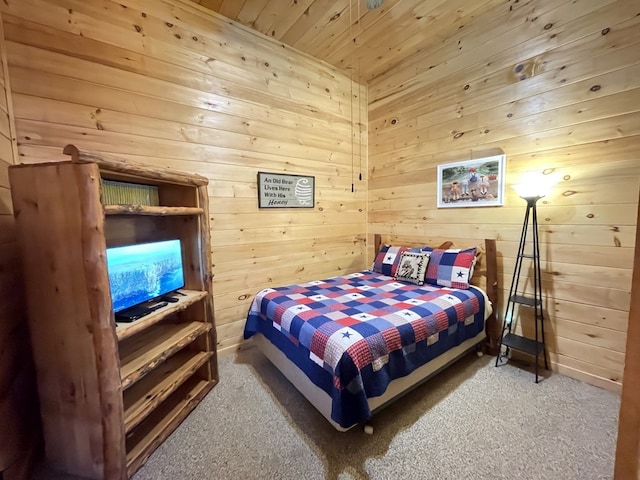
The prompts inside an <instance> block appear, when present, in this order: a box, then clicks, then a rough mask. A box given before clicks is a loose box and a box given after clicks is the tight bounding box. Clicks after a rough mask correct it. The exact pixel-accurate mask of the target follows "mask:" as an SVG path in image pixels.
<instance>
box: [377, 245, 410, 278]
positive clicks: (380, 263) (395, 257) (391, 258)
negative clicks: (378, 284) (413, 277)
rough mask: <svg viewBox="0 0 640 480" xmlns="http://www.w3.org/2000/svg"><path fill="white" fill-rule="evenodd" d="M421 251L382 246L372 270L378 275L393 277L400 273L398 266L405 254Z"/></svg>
mask: <svg viewBox="0 0 640 480" xmlns="http://www.w3.org/2000/svg"><path fill="white" fill-rule="evenodd" d="M421 251H422V249H421V248H409V247H399V246H392V245H382V246H380V251H379V252H378V255H376V258H375V259H374V260H373V265H371V270H373V271H374V272H376V273H381V274H382V275H387V276H389V277H393V276H395V274H396V272H397V271H398V265H399V264H400V257H402V254H403V253H404V252H414V253H420V252H421Z"/></svg>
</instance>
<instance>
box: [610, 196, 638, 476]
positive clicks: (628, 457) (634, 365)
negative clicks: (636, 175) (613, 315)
mask: <svg viewBox="0 0 640 480" xmlns="http://www.w3.org/2000/svg"><path fill="white" fill-rule="evenodd" d="M638 204H639V205H640V200H639V201H638ZM638 225H640V209H639V211H638ZM639 345H640V229H637V230H636V253H635V258H634V261H633V281H632V284H631V308H630V309H629V328H628V330H627V350H626V352H627V354H626V357H625V366H624V377H623V380H622V399H621V403H620V418H619V421H618V445H617V448H616V465H615V479H616V480H626V479H637V478H640V348H638V346H639Z"/></svg>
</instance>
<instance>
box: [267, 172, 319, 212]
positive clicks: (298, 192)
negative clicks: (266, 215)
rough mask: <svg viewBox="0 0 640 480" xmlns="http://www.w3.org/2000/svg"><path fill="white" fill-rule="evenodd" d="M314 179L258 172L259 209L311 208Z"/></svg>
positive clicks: (312, 204)
mask: <svg viewBox="0 0 640 480" xmlns="http://www.w3.org/2000/svg"><path fill="white" fill-rule="evenodd" d="M314 205H315V177H310V176H303V175H288V174H284V173H267V172H258V206H259V207H260V208H313V207H314Z"/></svg>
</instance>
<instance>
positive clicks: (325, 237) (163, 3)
mask: <svg viewBox="0 0 640 480" xmlns="http://www.w3.org/2000/svg"><path fill="white" fill-rule="evenodd" d="M3 3H4V5H2V7H1V8H2V9H3V11H4V28H5V33H6V38H7V42H6V43H7V54H8V59H9V73H10V77H11V82H12V88H13V101H14V105H15V117H16V128H17V136H18V145H19V147H18V148H19V155H20V157H19V161H20V162H39V161H46V160H56V159H63V158H64V157H62V156H61V155H60V152H61V148H62V146H64V145H65V144H67V143H74V144H76V145H77V146H78V147H79V148H81V149H84V150H89V151H98V152H104V153H111V154H117V155H120V156H123V157H125V158H127V159H132V160H136V161H141V162H149V163H154V164H158V165H168V166H171V167H174V168H176V169H180V170H185V171H190V172H195V173H199V174H202V175H205V176H207V177H208V178H209V179H210V185H209V195H210V212H211V216H212V218H211V224H212V231H211V239H212V258H213V263H214V266H213V272H214V275H215V278H214V286H213V288H214V291H215V315H216V323H217V329H218V341H219V344H218V348H219V351H221V352H224V351H231V350H232V349H234V348H236V347H237V346H238V344H239V343H241V340H242V339H241V335H242V328H243V323H244V319H245V317H246V313H247V311H248V308H249V304H250V301H251V299H252V297H253V295H254V294H255V293H256V292H257V291H259V290H261V289H262V288H266V287H270V286H277V285H282V284H288V283H294V282H299V281H304V280H311V279H316V278H321V277H328V276H332V275H337V274H341V273H346V272H351V271H354V270H358V269H362V268H363V266H364V261H365V242H366V235H365V231H366V211H365V209H366V166H365V165H364V164H363V161H361V160H360V159H361V158H363V157H362V156H363V155H364V150H365V149H364V148H363V142H362V141H361V140H360V139H366V130H365V129H363V128H358V125H354V124H352V120H353V121H356V122H357V121H358V120H360V122H361V124H364V125H366V108H367V107H366V99H364V98H363V99H362V100H361V98H360V96H358V94H357V92H358V91H359V90H361V91H363V92H364V88H361V89H358V86H357V85H356V84H355V83H352V81H351V78H350V77H349V76H346V75H344V74H342V73H338V72H337V71H336V70H335V69H333V68H332V67H329V66H328V65H326V64H322V63H320V62H318V61H316V60H314V59H311V58H310V57H308V56H305V55H303V54H300V53H297V52H296V51H293V50H292V49H290V48H288V47H285V46H284V45H281V44H279V43H277V42H275V41H273V40H271V39H267V38H266V37H264V36H262V35H260V34H256V33H255V32H253V31H251V30H249V29H247V28H245V27H241V26H237V25H235V24H233V23H232V22H230V21H228V20H223V19H222V17H218V16H217V14H214V13H212V12H211V11H209V10H206V9H205V8H203V7H201V6H199V5H195V4H193V3H192V2H187V1H181V0H117V1H110V0H94V1H91V2H85V1H83V0H46V1H45V0H7V1H5V2H3ZM363 169H364V171H363V179H362V181H360V180H358V174H359V172H360V171H362V170H363ZM258 171H267V172H280V173H292V174H302V175H314V176H315V181H316V192H315V194H316V206H315V208H313V209H265V210H259V209H258V206H257V188H256V184H257V172H258ZM352 182H353V183H354V190H355V191H354V192H352ZM5 190H6V187H5Z"/></svg>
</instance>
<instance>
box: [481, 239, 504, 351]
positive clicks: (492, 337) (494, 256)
mask: <svg viewBox="0 0 640 480" xmlns="http://www.w3.org/2000/svg"><path fill="white" fill-rule="evenodd" d="M484 249H485V252H484V255H485V263H486V272H487V273H486V276H487V286H486V292H487V296H488V297H489V300H491V304H492V305H493V312H492V313H491V315H490V316H489V318H487V322H486V324H485V332H486V333H487V353H488V354H489V355H498V352H499V350H500V345H499V342H500V331H499V324H498V317H497V315H496V310H497V308H498V253H497V250H496V241H495V239H494V238H485V239H484Z"/></svg>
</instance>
